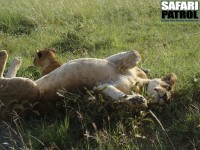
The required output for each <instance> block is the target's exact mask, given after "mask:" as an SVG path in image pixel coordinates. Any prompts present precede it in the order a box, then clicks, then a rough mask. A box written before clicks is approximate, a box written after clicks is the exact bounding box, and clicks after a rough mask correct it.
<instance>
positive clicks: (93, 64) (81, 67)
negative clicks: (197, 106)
mask: <svg viewBox="0 0 200 150" xmlns="http://www.w3.org/2000/svg"><path fill="white" fill-rule="evenodd" d="M140 60H141V56H140V54H139V53H138V52H137V51H135V50H133V51H129V52H122V53H119V54H116V55H113V56H110V57H108V58H105V59H97V58H81V59H75V60H72V61H69V62H67V63H65V64H63V65H62V66H61V67H59V68H57V69H56V70H54V71H53V72H51V73H49V74H48V75H45V76H43V77H42V78H40V79H38V80H36V81H35V83H36V84H37V85H38V87H39V89H40V92H41V99H42V100H46V101H50V100H57V99H59V96H58V94H57V93H58V92H59V91H60V89H65V90H67V91H70V90H73V89H80V88H83V87H86V88H88V89H93V90H95V91H100V92H101V93H102V94H103V95H105V96H107V97H110V98H111V99H112V100H116V101H123V102H126V103H128V104H129V105H130V106H131V107H147V100H146V99H145V98H144V97H143V96H142V95H141V94H139V93H140V91H142V89H144V88H145V90H146V92H147V94H148V95H151V96H153V97H154V102H155V103H158V104H159V105H163V104H164V102H166V101H169V100H170V99H171V93H172V87H173V85H174V84H175V83H176V80H177V76H176V75H175V74H173V73H172V74H169V75H167V76H166V77H164V78H161V79H159V78H156V79H148V78H147V75H146V74H145V72H144V71H143V70H141V69H139V68H138V67H136V65H137V64H138V63H139V61H140ZM134 86H135V87H136V89H137V92H135V93H133V91H132V89H133V87H134Z"/></svg>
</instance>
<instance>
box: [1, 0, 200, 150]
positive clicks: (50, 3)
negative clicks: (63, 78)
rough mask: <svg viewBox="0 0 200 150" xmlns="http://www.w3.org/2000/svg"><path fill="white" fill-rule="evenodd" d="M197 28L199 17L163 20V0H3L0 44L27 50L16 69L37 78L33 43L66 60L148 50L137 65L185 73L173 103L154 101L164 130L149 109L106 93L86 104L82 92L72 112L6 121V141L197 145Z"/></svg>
mask: <svg viewBox="0 0 200 150" xmlns="http://www.w3.org/2000/svg"><path fill="white" fill-rule="evenodd" d="M199 28H200V24H199V22H161V21H160V1H147V0H145V1H136V0H125V1H124V0H117V1H114V0H104V1H102V0H82V1H79V0H74V1H70V0H58V1H55V0H46V1H40V0H29V1H26V0H18V1H13V0H1V1H0V49H6V50H7V51H8V52H9V62H10V61H11V60H12V59H13V57H15V56H21V57H22V59H23V64H22V67H21V69H20V70H19V73H18V76H24V77H30V78H34V79H36V78H38V77H39V73H38V70H37V69H36V68H34V67H32V66H33V63H32V61H33V58H34V55H35V51H36V50H37V49H43V48H46V47H55V48H56V49H57V55H58V57H59V59H60V60H61V61H62V62H66V61H67V60H71V59H75V58H79V57H98V58H104V57H107V56H109V55H111V54H115V53H118V52H121V51H125V50H130V49H136V50H138V51H139V52H140V53H141V55H142V61H141V63H140V64H139V66H141V67H143V68H148V69H150V70H151V75H150V76H151V77H161V76H163V75H165V74H167V73H171V72H174V73H176V74H177V76H178V78H179V80H178V83H177V85H176V88H175V93H174V97H173V100H174V101H173V102H172V104H170V105H167V106H165V107H164V108H162V109H160V108H154V109H152V111H153V112H154V113H155V114H156V116H157V117H158V120H160V122H161V124H162V125H163V126H164V129H165V131H163V130H162V128H161V126H160V124H159V123H158V122H157V121H156V119H155V118H154V117H152V115H151V114H150V113H149V111H148V110H144V111H143V112H142V113H139V112H133V111H132V110H129V108H127V107H126V106H123V107H121V106H118V105H116V104H107V103H106V102H104V101H103V100H102V99H101V96H100V98H99V99H100V102H99V103H98V104H91V105H88V103H87V102H88V101H87V99H88V96H89V95H88V94H86V95H81V94H77V95H75V96H72V99H73V100H74V99H75V100H74V101H73V102H67V104H66V105H67V107H66V106H65V107H64V108H65V111H66V113H57V114H54V115H53V116H47V117H45V118H35V117H31V118H30V117H26V118H24V117H22V118H20V119H18V120H15V121H14V122H13V123H12V124H11V125H10V124H6V123H3V124H2V127H1V131H0V132H1V134H0V136H1V137H0V145H1V147H2V148H5V149H7V148H8V147H11V148H12V147H13V148H14V149H20V148H23V149H26V148H30V149H42V148H43V149H53V148H55V149H70V148H74V149H163V150H164V149H173V148H174V147H175V148H176V149H195V148H196V149H198V147H200V98H199V95H200V71H199V70H200V44H199V40H200V31H199ZM195 79H197V81H195ZM79 95H81V96H80V97H84V99H85V101H86V102H82V101H81V100H82V98H79V97H78V96H79ZM69 106H70V107H69ZM72 108H73V109H72ZM27 118H28V119H27ZM95 126H97V127H95ZM7 127H9V128H7ZM5 130H6V132H5ZM3 135H4V136H3Z"/></svg>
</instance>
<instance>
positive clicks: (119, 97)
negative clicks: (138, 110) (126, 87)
mask: <svg viewBox="0 0 200 150" xmlns="http://www.w3.org/2000/svg"><path fill="white" fill-rule="evenodd" d="M94 90H96V91H100V92H101V93H102V94H103V95H105V96H108V97H110V98H111V99H112V100H116V101H119V102H126V103H127V104H129V105H130V106H131V107H132V108H135V107H142V108H146V107H147V101H146V99H145V98H144V97H143V96H141V95H136V94H133V95H126V94H125V93H123V92H122V91H120V90H119V89H117V88H116V87H114V86H113V85H110V84H103V85H99V86H97V87H94Z"/></svg>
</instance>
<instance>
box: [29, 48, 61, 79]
mask: <svg viewBox="0 0 200 150" xmlns="http://www.w3.org/2000/svg"><path fill="white" fill-rule="evenodd" d="M33 63H34V65H35V66H38V67H40V69H41V74H42V76H44V75H46V74H49V73H50V72H52V71H53V70H55V69H56V68H58V67H60V66H61V65H62V64H61V63H60V62H59V61H58V59H57V58H56V55H55V51H54V49H50V48H49V49H45V50H42V51H38V52H37V54H36V56H35V59H34V62H33Z"/></svg>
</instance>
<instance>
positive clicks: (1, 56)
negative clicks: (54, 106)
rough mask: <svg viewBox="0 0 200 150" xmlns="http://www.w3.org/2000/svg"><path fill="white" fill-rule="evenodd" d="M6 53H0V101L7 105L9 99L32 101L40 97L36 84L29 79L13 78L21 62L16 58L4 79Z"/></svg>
mask: <svg viewBox="0 0 200 150" xmlns="http://www.w3.org/2000/svg"><path fill="white" fill-rule="evenodd" d="M7 58H8V53H7V52H6V51H5V50H2V51H0V75H1V76H0V100H1V101H4V102H5V103H9V101H7V100H9V99H12V100H13V99H15V100H20V101H23V100H28V101H34V100H36V99H38V98H39V97H40V91H39V88H38V86H37V85H36V83H35V82H34V81H33V80H31V79H29V78H22V77H15V76H16V73H17V70H18V69H19V67H20V65H21V61H20V60H19V59H18V58H16V59H15V60H14V61H13V62H12V64H11V66H10V68H9V69H8V72H7V73H6V77H5V78H4V76H3V74H4V70H5V65H6V62H7Z"/></svg>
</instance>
